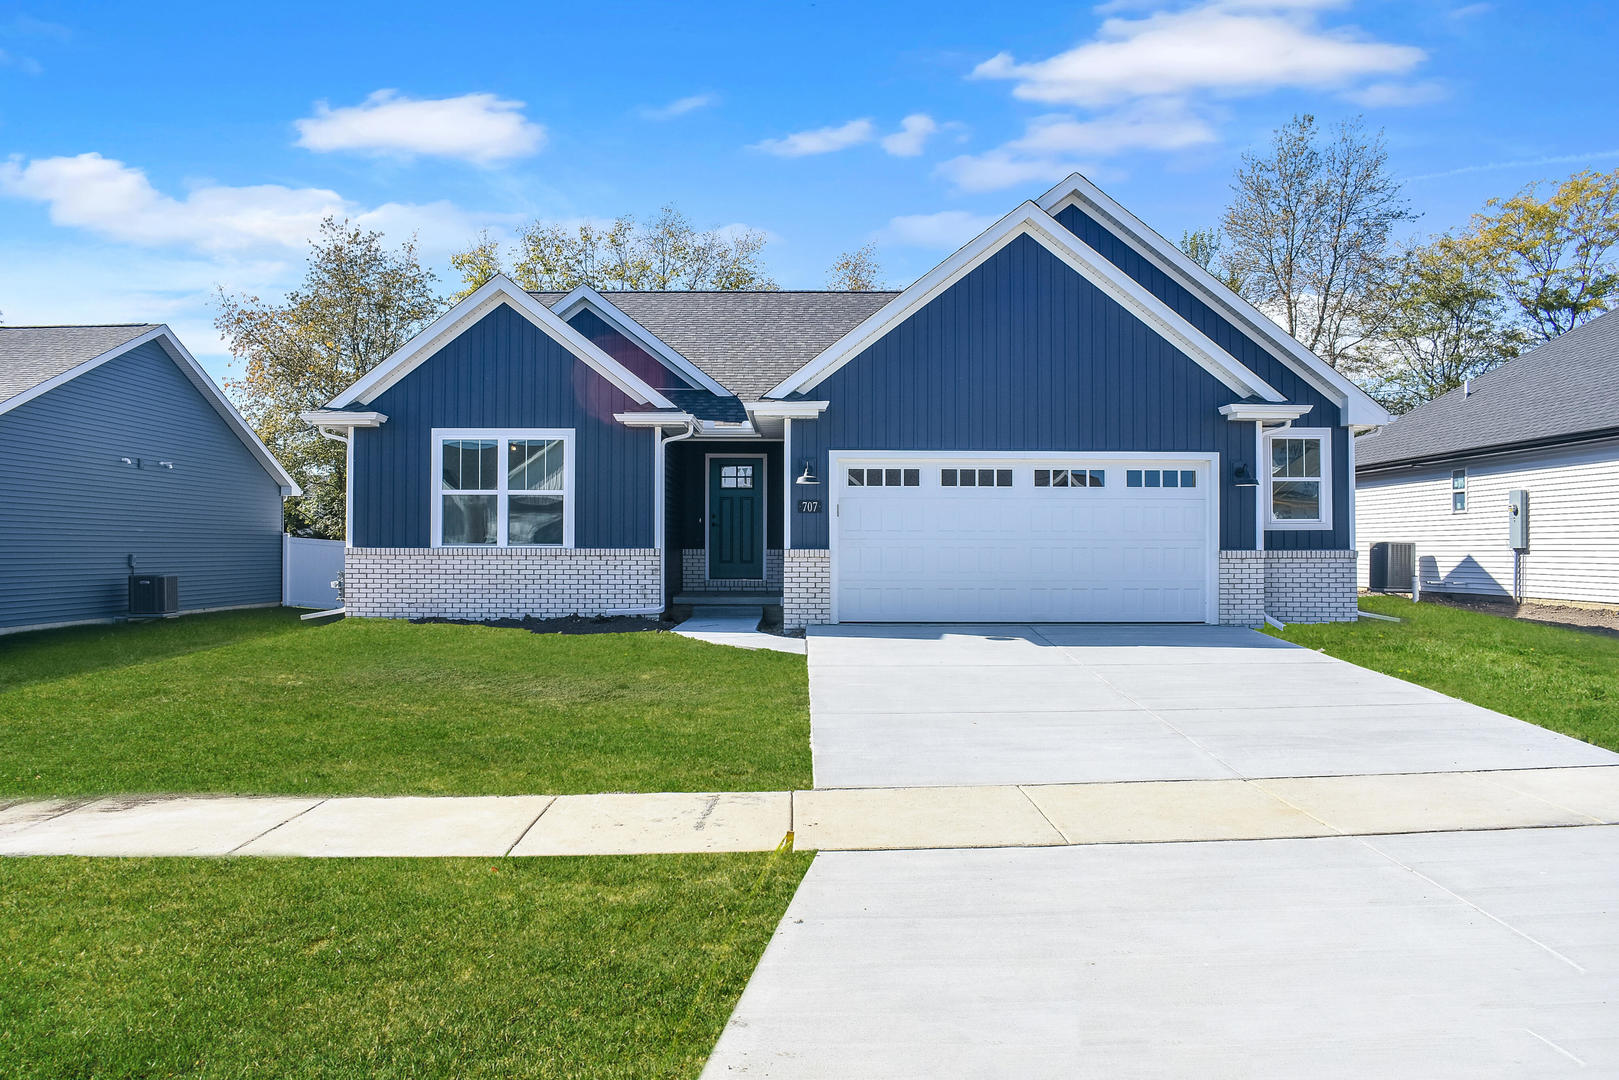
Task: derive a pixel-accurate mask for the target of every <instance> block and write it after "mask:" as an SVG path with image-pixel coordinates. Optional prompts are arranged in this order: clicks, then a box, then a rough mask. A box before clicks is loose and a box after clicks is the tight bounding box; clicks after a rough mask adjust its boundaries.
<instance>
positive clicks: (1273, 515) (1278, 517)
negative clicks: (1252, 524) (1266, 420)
mask: <svg viewBox="0 0 1619 1080" xmlns="http://www.w3.org/2000/svg"><path fill="white" fill-rule="evenodd" d="M1265 443H1266V445H1267V447H1268V455H1267V456H1268V458H1269V462H1270V467H1269V470H1268V471H1267V474H1266V485H1265V491H1266V507H1267V510H1266V521H1265V527H1266V528H1268V529H1330V528H1331V527H1332V433H1331V432H1330V431H1328V430H1327V429H1325V428H1282V429H1280V430H1278V431H1276V432H1274V433H1272V434H1269V435H1267V436H1266V437H1265Z"/></svg>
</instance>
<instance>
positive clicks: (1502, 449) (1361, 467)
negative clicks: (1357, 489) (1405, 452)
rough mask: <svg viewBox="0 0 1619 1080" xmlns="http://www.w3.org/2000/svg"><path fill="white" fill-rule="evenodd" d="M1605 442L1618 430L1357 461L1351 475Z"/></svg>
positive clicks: (1586, 432)
mask: <svg viewBox="0 0 1619 1080" xmlns="http://www.w3.org/2000/svg"><path fill="white" fill-rule="evenodd" d="M1609 439H1619V427H1611V428H1599V429H1597V430H1596V431H1583V432H1579V433H1577V434H1574V435H1551V436H1547V437H1546V438H1543V439H1525V440H1523V441H1522V442H1515V443H1498V444H1496V445H1494V446H1487V447H1479V448H1478V449H1476V450H1445V451H1440V452H1438V453H1433V454H1424V455H1422V456H1421V457H1411V458H1400V459H1399V460H1397V461H1380V462H1377V463H1375V464H1367V463H1365V462H1361V463H1359V464H1358V465H1357V466H1356V468H1355V475H1356V476H1363V475H1366V474H1369V473H1380V472H1396V471H1398V470H1400V469H1420V468H1422V467H1424V466H1427V465H1437V464H1439V463H1441V462H1445V461H1460V460H1472V459H1474V458H1487V457H1501V456H1503V455H1505V454H1518V453H1522V452H1524V451H1526V450H1542V449H1545V448H1547V447H1552V446H1583V445H1584V444H1586V443H1594V442H1605V441H1607V440H1609Z"/></svg>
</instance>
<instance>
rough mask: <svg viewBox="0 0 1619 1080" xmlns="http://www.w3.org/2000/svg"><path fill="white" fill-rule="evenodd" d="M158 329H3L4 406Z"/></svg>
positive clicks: (0, 371) (0, 395) (0, 380)
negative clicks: (9, 400)
mask: <svg viewBox="0 0 1619 1080" xmlns="http://www.w3.org/2000/svg"><path fill="white" fill-rule="evenodd" d="M156 329H157V324H155V323H120V324H118V325H116V326H0V402H4V401H7V400H8V399H10V398H14V397H16V396H17V395H18V394H21V393H23V392H24V391H27V390H32V389H33V388H34V387H36V386H38V385H39V384H40V383H42V382H46V381H48V380H50V379H54V378H56V376H58V375H60V374H62V373H63V372H65V371H71V370H72V369H73V368H75V367H78V366H79V365H80V364H82V363H84V362H85V361H86V360H94V359H95V358H96V357H98V356H100V355H101V354H102V353H104V352H106V351H107V350H108V349H114V348H117V347H118V346H119V345H122V344H124V343H125V342H126V341H131V340H133V339H135V338H138V337H140V336H141V335H142V334H144V333H146V332H147V331H149V330H156Z"/></svg>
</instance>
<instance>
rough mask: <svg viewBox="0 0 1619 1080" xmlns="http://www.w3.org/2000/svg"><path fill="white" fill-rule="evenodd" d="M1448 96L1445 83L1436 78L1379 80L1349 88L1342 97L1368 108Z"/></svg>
mask: <svg viewBox="0 0 1619 1080" xmlns="http://www.w3.org/2000/svg"><path fill="white" fill-rule="evenodd" d="M1447 96H1449V91H1448V90H1447V89H1446V88H1445V84H1444V83H1441V82H1439V81H1437V80H1429V81H1427V82H1415V83H1397V82H1379V83H1372V84H1371V85H1369V86H1363V87H1360V88H1359V89H1357V90H1351V91H1349V92H1348V93H1347V94H1345V95H1344V97H1346V98H1348V99H1349V100H1350V101H1353V102H1354V103H1355V104H1357V105H1364V106H1366V107H1367V108H1368V109H1381V108H1390V107H1397V106H1401V105H1428V104H1431V103H1433V102H1435V101H1443V100H1444V99H1445V98H1446V97H1447Z"/></svg>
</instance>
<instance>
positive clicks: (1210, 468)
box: [306, 175, 1388, 626]
mask: <svg viewBox="0 0 1619 1080" xmlns="http://www.w3.org/2000/svg"><path fill="white" fill-rule="evenodd" d="M306 419H308V420H309V421H310V422H311V423H314V424H316V425H318V426H320V427H322V428H324V429H327V430H328V431H330V432H343V433H346V434H345V437H347V438H348V440H349V453H350V470H349V482H350V492H349V506H350V529H349V545H350V546H349V549H348V552H347V558H346V565H347V570H348V574H347V584H348V588H347V592H346V596H345V599H346V602H347V605H348V609H349V612H350V614H357V615H382V616H421V615H439V616H451V617H465V618H489V617H496V616H524V615H534V616H541V617H545V616H554V615H564V614H574V613H580V614H592V613H596V614H599V613H609V612H626V613H652V612H656V611H661V610H663V609H664V608H665V607H666V606H668V605H669V604H670V603H671V602H672V601H674V600H675V599H676V598H677V597H679V596H682V595H692V596H695V595H701V594H703V593H705V592H706V593H714V592H727V593H735V592H738V591H746V592H747V593H749V594H750V595H753V596H762V597H765V598H767V599H770V600H773V599H775V598H776V597H779V598H780V602H781V604H782V608H783V614H784V619H785V621H786V623H787V625H789V626H804V625H809V624H812V623H824V622H837V621H947V620H948V621H975V622H995V621H1002V622H1023V621H1041V622H1058V621H1107V622H1114V621H1118V622H1128V621H1151V622H1223V623H1232V624H1240V625H1253V624H1257V623H1259V622H1260V621H1262V620H1263V619H1264V618H1265V616H1267V615H1269V616H1271V617H1272V618H1276V619H1281V620H1293V621H1305V620H1334V619H1350V618H1354V617H1355V558H1354V546H1355V545H1354V536H1353V530H1354V517H1355V515H1354V484H1353V480H1352V477H1353V475H1354V461H1353V457H1354V434H1355V432H1356V431H1359V430H1366V429H1369V428H1372V427H1376V426H1378V425H1380V424H1382V423H1385V422H1386V421H1387V419H1388V416H1387V414H1386V413H1384V412H1383V410H1382V409H1381V408H1379V407H1378V406H1377V405H1376V404H1375V403H1374V402H1373V401H1371V399H1370V398H1368V397H1367V396H1366V395H1365V394H1364V393H1362V392H1361V391H1360V390H1359V389H1357V388H1356V387H1355V386H1354V385H1353V384H1352V383H1350V382H1348V381H1347V380H1346V379H1344V378H1343V377H1342V376H1340V375H1339V374H1338V373H1337V372H1335V371H1333V370H1332V369H1331V368H1330V367H1328V366H1327V365H1325V364H1323V363H1322V362H1321V361H1320V360H1318V359H1317V358H1316V357H1314V356H1313V355H1311V354H1310V353H1309V352H1308V351H1307V350H1305V349H1304V348H1303V347H1302V346H1300V345H1299V344H1298V343H1297V342H1296V341H1294V340H1293V339H1292V338H1290V337H1289V336H1287V335H1286V334H1285V333H1283V332H1282V331H1281V330H1280V329H1278V328H1277V327H1276V326H1275V325H1274V324H1273V323H1272V322H1271V321H1270V320H1269V319H1267V318H1266V317H1265V316H1264V315H1263V314H1261V313H1260V312H1259V311H1257V310H1255V309H1254V308H1253V307H1251V306H1250V305H1248V304H1247V303H1246V302H1245V301H1243V300H1241V299H1240V298H1238V297H1237V296H1235V295H1234V294H1232V293H1231V292H1230V291H1229V290H1228V289H1226V288H1225V287H1224V286H1223V285H1221V284H1220V283H1219V282H1217V281H1216V280H1215V279H1214V278H1212V277H1211V276H1210V275H1209V274H1208V273H1207V272H1206V271H1204V270H1203V269H1202V268H1201V267H1199V266H1197V265H1196V264H1195V263H1193V262H1191V261H1190V260H1189V259H1187V258H1186V257H1185V256H1184V255H1183V254H1182V253H1181V252H1179V251H1178V250H1177V249H1176V248H1175V247H1174V246H1173V245H1171V244H1169V243H1167V242H1166V241H1165V240H1164V239H1163V238H1162V237H1160V236H1158V235H1157V234H1156V233H1154V232H1153V231H1152V230H1151V229H1149V228H1147V227H1146V226H1145V225H1144V224H1142V223H1141V222H1140V221H1139V220H1137V219H1136V218H1135V217H1134V216H1132V215H1131V214H1130V213H1129V212H1128V211H1126V210H1124V209H1123V208H1122V207H1121V206H1119V205H1118V204H1117V203H1115V202H1114V201H1113V200H1112V199H1111V198H1109V197H1108V196H1107V195H1105V194H1103V193H1102V192H1101V191H1100V190H1098V189H1097V188H1096V187H1095V186H1094V185H1092V184H1091V183H1090V182H1089V181H1087V180H1085V179H1084V178H1083V177H1081V176H1078V175H1075V176H1071V177H1069V178H1068V179H1067V180H1065V181H1064V182H1063V183H1061V184H1059V185H1058V186H1057V187H1056V188H1053V189H1052V190H1051V191H1050V192H1047V193H1046V194H1045V195H1044V196H1043V197H1042V198H1041V199H1039V200H1038V201H1032V202H1026V203H1024V204H1023V205H1021V206H1019V207H1017V208H1016V209H1014V210H1013V211H1012V212H1011V213H1009V214H1007V215H1006V217H1004V218H1002V219H1001V220H1000V221H998V222H997V223H996V224H995V225H993V226H991V227H990V228H989V229H988V230H987V231H985V232H984V233H983V234H982V235H980V236H979V237H977V238H976V239H975V240H973V241H972V242H971V243H969V244H968V245H966V246H965V247H963V248H962V249H961V250H960V251H957V252H956V253H955V254H954V255H952V256H951V257H950V258H948V259H946V260H945V261H944V262H943V263H941V264H940V265H939V266H938V267H936V268H935V269H934V270H933V271H931V272H930V273H929V274H927V275H926V276H924V277H923V278H921V279H920V280H918V281H917V282H916V283H914V284H913V285H911V286H910V287H909V288H907V289H905V290H903V291H902V292H897V293H892V292H856V293H834V292H813V293H806V292H757V293H691V292H661V293H647V292H641V293H634V292H621V293H611V294H607V295H603V294H602V293H599V292H597V291H595V290H593V289H590V288H588V287H581V288H579V289H575V290H573V291H572V292H569V293H566V294H561V293H532V294H531V293H527V292H524V291H522V290H521V289H519V288H518V287H517V286H516V285H515V284H513V283H512V282H511V281H509V280H507V279H505V278H496V279H495V280H493V281H491V282H489V283H488V284H486V285H485V286H484V287H483V288H481V289H479V290H478V291H477V292H475V293H474V294H473V295H471V296H469V297H468V298H466V299H465V300H463V301H462V302H461V303H460V304H458V305H457V306H456V307H455V308H454V309H453V310H451V311H450V312H449V313H447V314H446V315H445V316H444V317H443V318H441V319H439V320H438V321H437V322H436V323H434V324H433V325H432V326H430V327H428V328H427V329H426V330H424V331H423V332H422V333H421V334H420V335H419V336H418V337H417V338H416V339H414V340H413V341H411V342H410V343H409V344H407V345H406V346H405V347H404V348H403V349H401V350H400V351H399V352H398V353H397V354H395V355H394V356H393V357H391V358H389V359H388V360H387V361H386V362H384V363H383V364H382V365H380V366H379V367H378V368H376V369H375V370H373V371H372V372H370V373H369V374H368V375H366V376H365V377H364V378H363V379H361V380H360V381H359V382H357V383H356V384H354V385H353V386H352V387H350V388H349V389H348V390H347V391H345V392H344V393H343V394H342V395H340V396H339V397H338V398H336V399H334V400H333V401H332V402H331V403H330V405H329V406H328V407H327V408H325V409H323V410H319V411H317V412H313V413H310V414H307V416H306Z"/></svg>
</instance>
